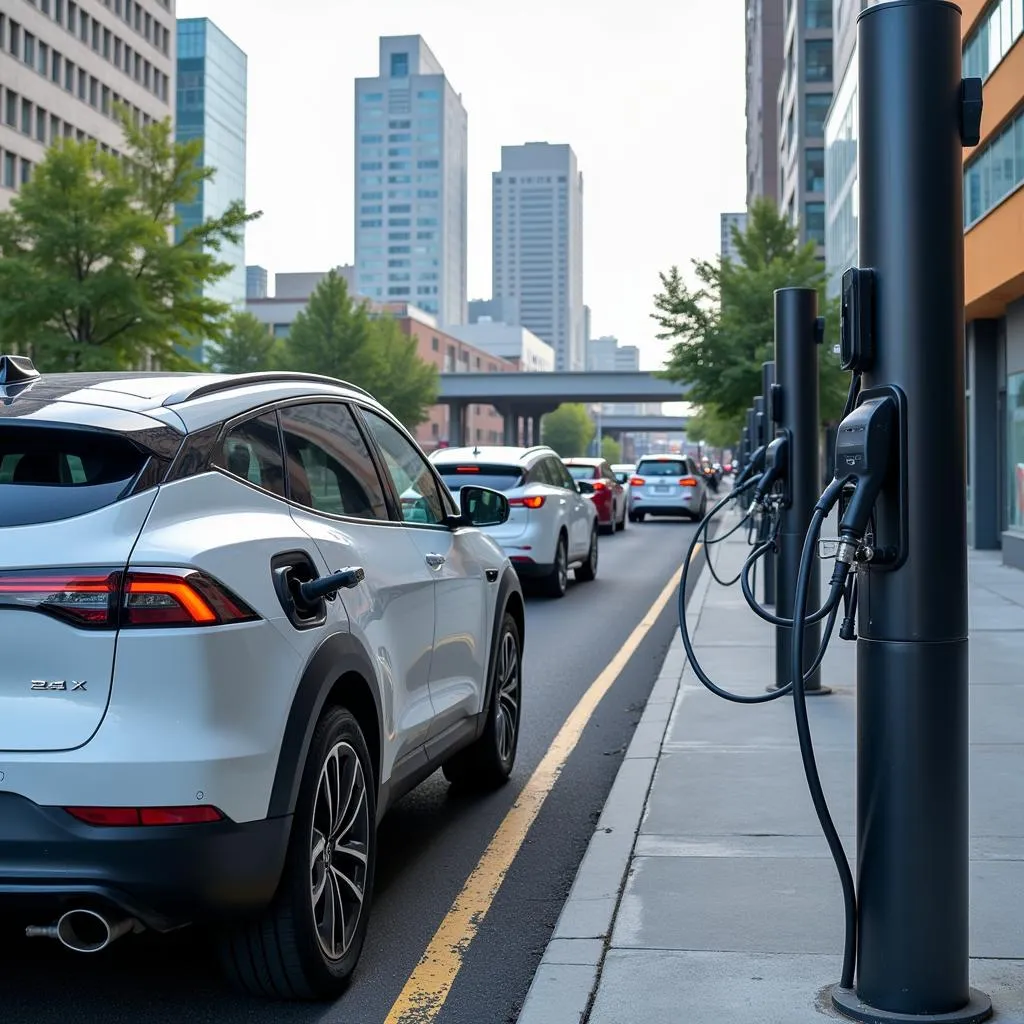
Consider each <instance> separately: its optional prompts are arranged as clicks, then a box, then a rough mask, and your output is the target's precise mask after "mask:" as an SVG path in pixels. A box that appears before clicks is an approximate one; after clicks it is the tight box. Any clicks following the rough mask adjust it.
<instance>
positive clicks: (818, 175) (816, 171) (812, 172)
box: [804, 147, 825, 192]
mask: <svg viewBox="0 0 1024 1024" xmlns="http://www.w3.org/2000/svg"><path fill="white" fill-rule="evenodd" d="M804 177H805V179H806V180H805V182H804V190H805V191H807V192H824V191H825V150H824V149H818V148H816V147H815V148H812V149H808V150H807V151H806V153H805V154H804Z"/></svg>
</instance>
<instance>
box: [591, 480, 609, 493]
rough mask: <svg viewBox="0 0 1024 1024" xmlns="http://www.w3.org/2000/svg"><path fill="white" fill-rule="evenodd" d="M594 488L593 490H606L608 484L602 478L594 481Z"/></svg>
mask: <svg viewBox="0 0 1024 1024" xmlns="http://www.w3.org/2000/svg"><path fill="white" fill-rule="evenodd" d="M594 490H595V491H606V490H608V485H607V484H606V483H605V482H604V481H603V480H595V481H594Z"/></svg>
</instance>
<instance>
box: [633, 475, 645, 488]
mask: <svg viewBox="0 0 1024 1024" xmlns="http://www.w3.org/2000/svg"><path fill="white" fill-rule="evenodd" d="M645 483H647V481H646V480H645V479H644V478H643V477H642V476H634V477H631V478H630V481H629V484H630V486H631V487H643V485H644V484H645Z"/></svg>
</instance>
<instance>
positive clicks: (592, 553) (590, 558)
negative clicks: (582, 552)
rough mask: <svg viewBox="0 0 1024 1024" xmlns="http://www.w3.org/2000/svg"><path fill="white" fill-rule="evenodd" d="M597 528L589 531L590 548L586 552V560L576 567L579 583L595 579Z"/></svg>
mask: <svg viewBox="0 0 1024 1024" xmlns="http://www.w3.org/2000/svg"><path fill="white" fill-rule="evenodd" d="M597 551H598V543H597V528H596V527H595V528H594V529H593V530H592V531H591V532H590V549H589V551H588V552H587V560H586V561H585V562H584V563H583V564H582V565H580V566H577V568H576V579H577V581H578V582H580V583H590V582H591V581H592V580H595V579H597Z"/></svg>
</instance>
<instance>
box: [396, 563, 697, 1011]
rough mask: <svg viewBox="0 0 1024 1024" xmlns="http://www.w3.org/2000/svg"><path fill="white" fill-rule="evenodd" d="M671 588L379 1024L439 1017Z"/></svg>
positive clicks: (572, 718)
mask: <svg viewBox="0 0 1024 1024" xmlns="http://www.w3.org/2000/svg"><path fill="white" fill-rule="evenodd" d="M702 547H703V545H701V544H698V545H697V546H696V547H695V548H694V552H693V554H694V558H696V556H697V555H698V553H699V552H700V549H701V548H702ZM678 586H679V582H678V575H676V576H675V577H674V578H673V579H670V580H669V582H668V583H667V584H666V585H665V589H664V590H663V591H662V592H661V593H660V594H659V595H658V598H657V600H656V601H655V602H654V604H652V605H651V607H650V608H649V609H648V611H647V614H646V615H645V616H644V617H643V618H642V619H641V620H640V622H639V623H637V626H636V628H635V629H634V630H633V632H632V633H630V634H629V637H628V638H627V640H626V642H625V643H624V644H623V645H622V646H621V647H620V648H619V650H618V652H617V653H616V655H615V657H614V658H612V660H611V661H610V662H609V663H608V665H607V666H606V668H605V669H604V671H603V672H602V673H601V674H600V675H599V676H598V677H597V678H596V679H595V680H594V681H593V682H592V683H591V684H590V687H589V688H588V689H587V692H586V693H585V694H583V696H582V697H581V698H580V701H579V703H578V704H577V705H576V707H575V708H573V710H572V713H571V714H570V715H569V717H568V718H567V719H566V720H565V722H564V724H563V725H562V728H561V729H559V731H558V735H557V736H556V737H555V738H554V740H553V741H552V743H551V746H550V747H549V748H548V751H547V753H546V754H545V755H544V757H543V759H542V760H541V762H540V764H538V765H537V767H536V768H535V769H534V772H533V775H531V776H530V780H529V781H528V782H527V783H526V785H525V786H524V787H523V790H522V792H521V793H520V794H519V798H518V799H517V800H516V802H515V803H514V804H513V805H512V807H511V808H510V809H509V812H508V814H506V815H505V818H504V820H503V821H502V823H501V825H499V826H498V831H497V832H495V833H494V837H493V838H492V839H491V842H490V844H489V845H488V847H487V849H486V850H484V853H483V856H482V857H481V858H480V860H479V862H478V863H477V865H476V867H475V868H474V869H473V871H472V873H471V874H470V876H469V878H467V879H466V884H465V885H464V886H463V887H462V891H461V892H460V893H459V895H458V896H456V897H455V902H454V903H452V905H451V908H450V909H449V911H448V913H447V914H446V915H445V918H444V920H443V921H442V922H441V924H440V927H439V928H438V929H437V931H436V932H435V933H434V937H433V938H432V939H431V940H430V945H429V946H427V949H426V952H425V953H424V954H423V957H422V959H421V960H420V962H419V963H418V964H417V966H416V968H415V970H413V972H412V974H411V975H409V980H408V981H407V982H406V983H405V987H404V988H403V989H402V991H401V993H400V994H399V996H398V998H397V999H396V1000H395V1003H394V1005H393V1006H392V1007H391V1012H390V1013H389V1014H388V1016H387V1019H386V1020H385V1021H384V1024H431V1022H432V1021H433V1020H434V1019H435V1018H436V1017H437V1015H438V1013H440V1011H441V1008H442V1007H443V1006H444V1002H445V1000H446V999H447V998H448V993H449V992H450V991H451V987H452V985H453V984H454V982H455V977H456V975H457V974H458V973H459V969H460V968H461V967H462V958H463V956H464V955H465V953H466V950H467V949H468V948H469V944H470V943H471V942H472V941H473V938H474V937H475V936H476V933H477V930H478V929H479V927H480V923H481V922H482V921H483V919H484V917H485V916H486V914H487V911H488V910H489V909H490V907H491V903H492V902H493V901H494V897H495V896H496V895H497V893H498V889H500V888H501V883H502V882H503V881H504V880H505V875H506V873H507V872H508V869H509V868H510V867H511V865H512V862H513V861H514V860H515V858H516V854H517V853H518V852H519V848H520V847H521V846H522V845H523V840H524V839H526V834H527V832H529V830H530V826H531V825H532V824H533V822H534V819H535V818H536V817H537V815H538V814H539V813H540V809H541V807H542V806H543V805H544V801H545V800H546V799H547V796H548V794H549V793H550V792H551V790H552V789H553V788H554V785H555V783H556V782H557V781H558V776H559V775H560V774H561V773H562V769H563V768H564V767H565V763H566V761H568V760H569V755H570V754H572V752H573V750H574V749H575V748H576V745H577V743H579V739H580V736H582V735H583V730H584V729H585V728H586V725H587V723H588V722H589V721H590V719H591V716H592V715H593V714H594V711H595V710H596V709H597V706H598V704H600V703H601V698H602V697H604V695H605V694H606V693H607V692H608V691H609V690H610V689H611V688H612V685H613V684H614V683H615V680H616V679H618V677H619V674H620V673H621V672H622V670H623V669H624V668H625V667H626V665H627V664H628V663H629V659H630V658H631V657H632V656H633V655H634V654H635V653H636V650H637V648H638V647H639V646H640V644H641V643H642V642H643V639H644V637H646V636H647V634H648V633H649V632H650V631H651V628H652V627H653V626H654V624H655V623H656V622H657V621H658V616H659V615H660V614H661V613H662V611H663V610H664V608H665V605H667V604H668V602H669V600H670V599H671V598H672V596H673V595H674V594H675V593H676V588H677V587H678Z"/></svg>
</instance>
